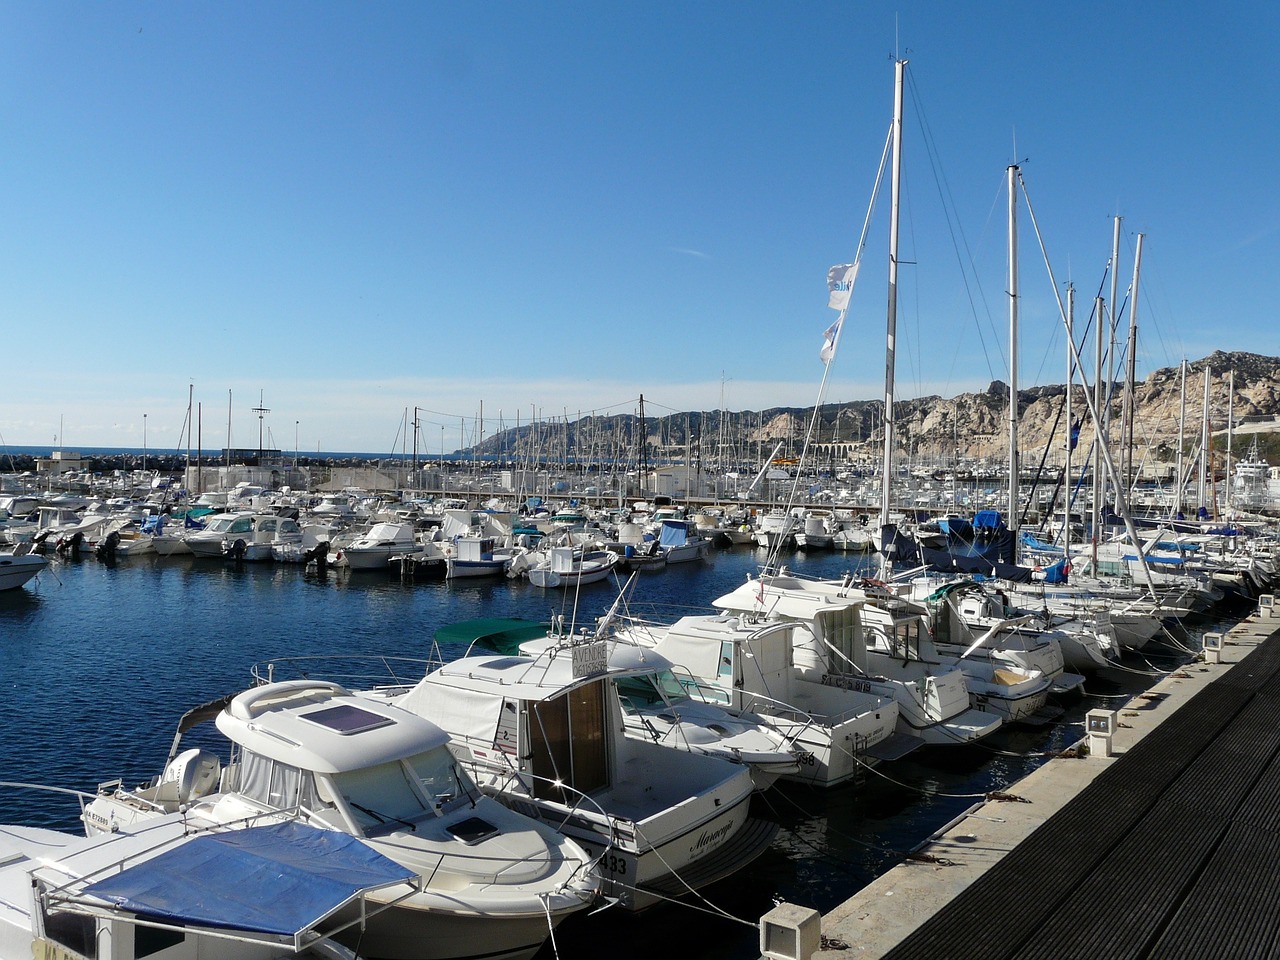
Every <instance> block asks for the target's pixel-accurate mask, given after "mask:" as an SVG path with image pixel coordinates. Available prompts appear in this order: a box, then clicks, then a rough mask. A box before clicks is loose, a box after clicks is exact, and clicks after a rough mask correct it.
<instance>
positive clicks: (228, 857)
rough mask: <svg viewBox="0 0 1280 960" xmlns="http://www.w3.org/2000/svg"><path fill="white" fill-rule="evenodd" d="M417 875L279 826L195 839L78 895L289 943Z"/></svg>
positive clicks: (352, 844)
mask: <svg viewBox="0 0 1280 960" xmlns="http://www.w3.org/2000/svg"><path fill="white" fill-rule="evenodd" d="M414 876H416V874H414V873H413V871H411V870H408V869H406V868H405V867H402V866H401V865H400V864H398V863H396V862H395V861H393V860H389V859H388V858H386V857H384V856H383V855H382V854H380V853H378V852H377V851H376V850H374V849H372V848H371V847H368V846H366V845H365V844H364V843H363V842H361V841H360V840H359V839H358V838H356V837H353V836H350V835H348V834H345V833H338V832H336V831H332V830H317V829H316V828H314V827H309V826H307V825H305V824H300V823H294V822H286V823H280V824H272V825H269V826H265V827H250V828H248V829H245V830H235V831H232V832H229V833H211V834H205V835H203V836H199V837H196V838H195V839H193V840H188V841H186V842H185V843H183V844H182V845H181V846H178V847H175V848H174V849H172V850H168V851H165V852H164V853H162V854H160V855H159V856H156V857H154V858H152V859H150V860H146V861H144V862H142V863H140V864H138V865H137V866H133V867H129V868H127V869H125V870H122V871H121V872H120V873H117V874H113V875H112V876H110V877H108V878H106V879H105V880H100V881H98V882H97V883H94V884H91V885H90V886H88V887H87V888H85V890H84V891H83V892H84V893H86V894H89V895H91V896H95V897H99V898H100V899H102V900H106V901H108V902H110V903H114V904H116V905H117V906H120V907H122V908H124V909H125V910H129V911H131V912H133V913H136V914H139V915H141V916H144V917H149V918H153V919H156V920H161V921H167V922H176V923H182V924H189V925H195V926H202V927H215V928H218V929H229V930H242V931H246V932H252V933H265V934H275V935H282V936H289V937H295V936H297V935H298V934H299V933H301V932H302V931H304V930H306V929H308V928H309V927H311V926H312V925H313V924H315V923H317V922H318V921H319V920H321V919H323V918H324V917H325V916H326V915H328V914H329V913H331V912H333V911H334V910H336V909H337V908H338V907H340V906H342V905H343V904H344V903H346V902H347V901H348V900H350V899H351V898H352V897H353V896H355V895H356V894H357V893H359V892H360V891H362V890H364V889H366V888H368V887H377V886H383V885H387V884H393V883H396V882H399V881H405V880H409V879H412V878H413V877H414Z"/></svg>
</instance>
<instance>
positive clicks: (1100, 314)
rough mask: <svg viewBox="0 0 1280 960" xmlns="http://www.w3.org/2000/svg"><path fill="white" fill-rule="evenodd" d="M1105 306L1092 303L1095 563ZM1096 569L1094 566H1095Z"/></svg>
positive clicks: (1099, 300)
mask: <svg viewBox="0 0 1280 960" xmlns="http://www.w3.org/2000/svg"><path fill="white" fill-rule="evenodd" d="M1105 310H1106V308H1105V306H1104V305H1103V302H1102V298H1101V297H1097V298H1096V299H1095V300H1094V301H1093V315H1094V326H1095V331H1094V332H1095V337H1094V341H1095V343H1094V367H1093V369H1094V374H1095V375H1094V381H1093V409H1094V414H1095V418H1094V421H1093V511H1092V514H1091V521H1090V525H1091V526H1092V528H1093V537H1092V538H1091V542H1092V543H1093V546H1094V554H1095V555H1094V561H1095V564H1096V562H1097V546H1098V541H1099V540H1100V539H1101V538H1102V530H1101V527H1102V499H1103V498H1102V492H1103V490H1104V489H1105V487H1104V485H1103V477H1104V476H1105V474H1104V473H1103V470H1102V461H1101V459H1099V458H1100V457H1101V455H1102V454H1101V451H1102V444H1103V443H1104V441H1105V440H1106V436H1107V434H1106V430H1104V429H1103V419H1104V413H1103V410H1102V397H1103V394H1102V381H1103V379H1104V378H1105V377H1106V371H1104V370H1103V368H1102V343H1103V338H1104V337H1105V336H1106V334H1105V332H1104V327H1105V325H1106V319H1105ZM1095 569H1096V566H1095Z"/></svg>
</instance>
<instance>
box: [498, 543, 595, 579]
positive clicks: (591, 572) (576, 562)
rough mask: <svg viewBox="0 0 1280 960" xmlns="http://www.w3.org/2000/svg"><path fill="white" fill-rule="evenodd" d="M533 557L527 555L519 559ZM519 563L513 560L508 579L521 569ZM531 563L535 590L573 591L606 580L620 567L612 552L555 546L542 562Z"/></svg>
mask: <svg viewBox="0 0 1280 960" xmlns="http://www.w3.org/2000/svg"><path fill="white" fill-rule="evenodd" d="M533 556H534V555H533V554H524V555H523V556H522V557H520V558H518V560H525V559H526V558H531V557H533ZM518 560H516V561H512V564H511V566H510V568H509V569H508V571H507V575H508V576H511V575H512V573H513V572H514V571H516V570H517V566H518ZM530 562H531V563H532V565H531V566H529V567H528V568H527V569H526V570H525V573H526V575H527V576H528V578H529V582H530V583H532V584H533V585H534V586H535V587H566V588H573V587H578V586H581V585H583V584H587V583H597V582H598V581H600V580H603V579H605V578H606V577H607V576H609V574H610V573H612V572H613V569H614V567H616V566H617V565H618V555H617V554H616V553H613V552H611V551H609V550H583V549H581V548H578V547H551V548H550V549H549V550H547V551H546V553H545V554H542V555H541V556H540V559H537V560H533V561H530Z"/></svg>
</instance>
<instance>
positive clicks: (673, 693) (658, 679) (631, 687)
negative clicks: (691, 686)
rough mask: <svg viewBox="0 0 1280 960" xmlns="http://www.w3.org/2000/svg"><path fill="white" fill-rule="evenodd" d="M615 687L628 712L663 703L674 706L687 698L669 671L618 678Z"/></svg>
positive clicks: (680, 685)
mask: <svg viewBox="0 0 1280 960" xmlns="http://www.w3.org/2000/svg"><path fill="white" fill-rule="evenodd" d="M616 686H617V688H618V696H619V697H620V698H621V700H622V705H623V708H624V709H630V710H643V709H645V708H646V707H654V706H657V705H659V704H663V703H668V704H674V703H678V702H679V701H681V700H686V699H688V697H689V694H688V692H687V691H686V690H685V688H684V686H683V685H682V684H681V683H680V681H679V680H677V679H676V675H675V674H674V673H672V672H671V671H670V670H660V671H658V672H656V673H647V674H644V675H643V676H631V677H620V678H619V679H618V680H617V681H616Z"/></svg>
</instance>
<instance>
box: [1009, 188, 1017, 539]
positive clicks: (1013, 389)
mask: <svg viewBox="0 0 1280 960" xmlns="http://www.w3.org/2000/svg"><path fill="white" fill-rule="evenodd" d="M1008 174H1009V278H1008V279H1009V520H1008V526H1009V529H1010V530H1012V531H1013V533H1014V537H1015V539H1014V557H1013V559H1014V561H1015V562H1016V561H1017V550H1018V547H1017V532H1018V166H1017V164H1010V166H1009V170H1008Z"/></svg>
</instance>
